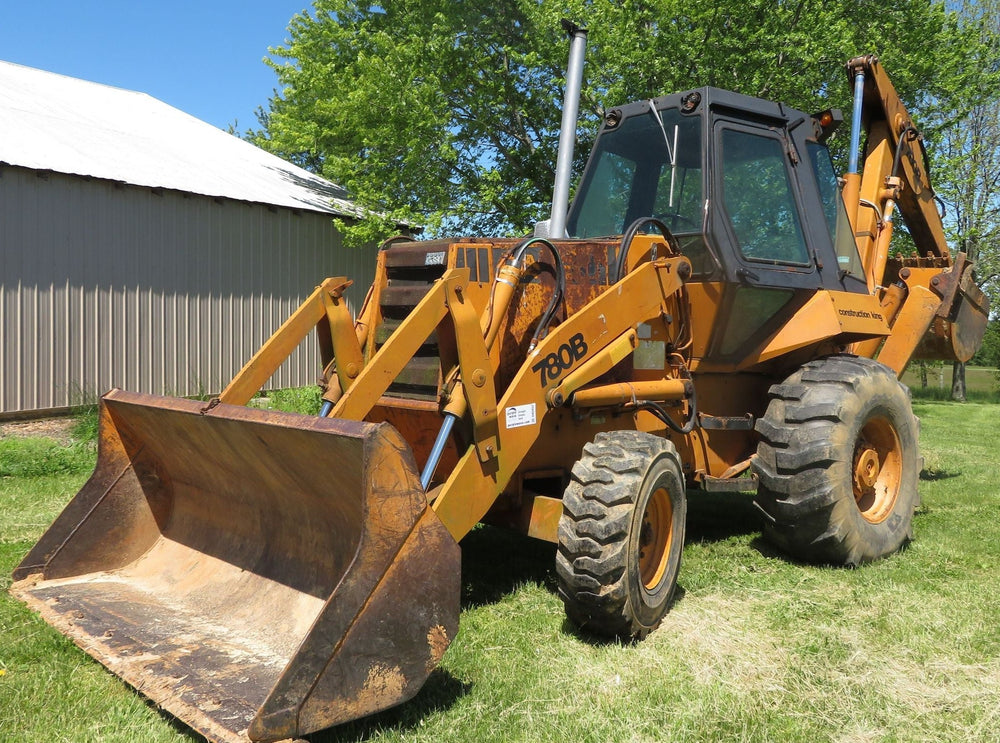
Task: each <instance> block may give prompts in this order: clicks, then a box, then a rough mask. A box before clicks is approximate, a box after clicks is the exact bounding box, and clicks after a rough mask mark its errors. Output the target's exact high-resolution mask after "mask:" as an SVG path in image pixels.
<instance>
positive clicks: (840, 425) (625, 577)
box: [11, 29, 988, 743]
mask: <svg viewBox="0 0 1000 743" xmlns="http://www.w3.org/2000/svg"><path fill="white" fill-rule="evenodd" d="M573 32H574V44H576V43H577V41H578V40H579V39H580V38H581V37H582V33H583V32H582V31H581V30H579V29H574V30H573ZM578 64H580V63H578ZM570 68H571V70H573V63H572V62H571V65H570ZM848 71H849V76H850V80H851V81H852V82H853V84H854V110H853V117H852V118H853V121H852V127H851V145H850V153H851V164H850V167H849V172H848V173H847V174H846V175H844V176H843V178H842V179H840V178H838V176H837V174H836V173H835V171H834V168H833V166H832V164H831V158H830V155H829V152H828V149H827V146H826V144H825V143H826V141H827V139H828V138H829V137H830V136H831V134H832V133H833V131H834V129H835V128H836V126H837V124H838V123H839V122H840V119H841V115H840V113H839V112H838V111H833V110H830V111H823V112H821V113H819V114H815V115H810V114H807V113H804V112H801V111H797V110H794V109H792V108H789V107H787V106H784V105H781V104H778V103H772V102H768V101H764V100H759V99H755V98H750V97H746V96H743V95H738V94H735V93H732V92H727V91H724V90H719V89H715V88H700V89H696V90H689V91H685V92H682V93H678V94H675V95H668V96H664V97H660V98H656V99H653V100H647V101H640V102H637V103H632V104H629V105H623V106H621V107H618V108H613V109H611V110H609V111H608V112H607V113H606V115H605V117H604V121H603V124H602V127H601V129H600V133H599V136H598V138H597V140H596V144H595V145H594V149H593V152H592V154H591V156H590V159H589V162H588V164H587V167H586V170H585V172H584V174H583V177H582V181H581V183H580V184H579V187H578V189H577V192H576V195H575V199H574V200H573V202H572V205H571V207H570V208H569V209H568V210H567V209H566V208H565V206H563V207H562V208H561V209H560V208H559V206H558V203H556V207H555V208H554V209H553V217H552V220H551V222H550V223H549V224H548V226H547V233H546V234H547V235H548V236H543V235H542V234H541V233H542V232H544V231H545V229H546V228H545V227H543V228H542V229H541V230H539V236H535V237H530V238H527V239H523V240H510V239H486V238H456V239H447V240H433V241H424V242H413V241H408V240H395V241H391V242H390V243H389V244H387V245H386V246H385V247H384V248H383V249H382V250H381V251H380V252H379V255H378V268H377V272H376V275H375V279H374V282H373V283H372V285H371V289H370V291H369V292H368V296H367V299H366V301H365V303H364V305H363V307H361V308H360V310H359V311H358V312H357V313H356V315H355V313H353V312H352V311H351V310H350V309H349V307H348V306H347V303H346V300H345V299H344V296H343V290H344V288H345V287H346V286H347V285H348V284H349V280H348V279H347V278H331V279H327V280H325V281H323V283H322V284H320V286H319V287H317V288H316V290H315V292H314V293H313V294H312V295H311V296H310V297H309V299H308V300H307V301H306V302H305V303H304V304H303V305H302V306H301V307H300V308H299V309H298V310H297V311H296V312H295V313H294V315H292V317H290V318H289V319H288V320H287V321H286V322H285V324H284V325H282V327H281V328H280V329H279V330H278V331H277V332H276V333H275V335H274V336H273V337H272V338H271V339H270V340H269V341H268V342H267V344H266V345H265V346H264V347H263V348H262V349H261V350H260V351H259V352H258V353H257V354H256V355H255V356H254V357H253V359H252V360H251V361H250V362H249V363H248V364H247V365H246V366H245V367H244V369H243V370H242V371H241V372H240V373H239V374H238V375H237V377H236V378H235V379H233V381H232V382H231V383H230V384H229V386H228V387H227V388H226V389H225V391H223V392H222V394H221V395H220V396H219V397H218V398H217V399H214V400H212V401H211V402H210V403H208V404H204V403H202V402H198V401H192V400H183V399H175V398H169V397H158V396H153V395H146V394H135V393H130V392H125V391H121V390H113V391H111V392H109V393H108V394H107V395H105V396H104V398H103V399H102V401H101V407H100V416H101V423H100V441H99V456H98V464H97V468H96V471H95V472H94V474H93V476H92V477H91V479H90V481H89V482H88V483H87V484H86V485H85V486H84V487H83V489H82V490H81V491H80V493H79V494H78V495H77V496H76V497H75V498H74V499H73V501H72V502H71V503H70V504H69V505H68V506H67V507H66V509H65V511H64V512H63V513H62V514H61V515H60V516H59V517H58V519H57V520H56V522H55V523H54V524H53V525H52V527H51V528H50V529H49V530H48V532H47V533H46V534H45V535H44V536H43V537H42V539H41V540H40V541H39V543H38V544H37V546H35V547H34V549H32V550H31V552H30V554H28V555H27V557H25V559H24V561H23V562H22V563H21V564H20V566H19V567H18V568H17V569H16V571H15V573H14V578H15V583H14V585H13V586H12V588H11V591H12V592H13V594H14V595H15V596H17V597H18V598H20V599H21V600H23V601H24V602H25V603H27V604H28V605H30V606H31V607H32V608H33V609H35V610H36V611H38V612H39V613H40V614H41V615H42V617H43V618H44V619H45V620H46V621H47V622H49V623H50V624H51V625H53V626H54V627H56V628H57V629H58V630H59V631H60V632H62V633H64V634H65V635H67V636H69V637H71V638H72V639H73V640H74V641H75V642H76V643H77V644H79V645H80V646H81V647H82V648H83V649H84V650H86V652H88V653H90V654H91V655H92V656H94V657H95V658H97V659H98V660H99V661H101V662H102V663H103V664H104V665H106V666H107V667H108V668H109V669H110V670H111V671H112V672H113V673H115V674H117V675H119V676H121V677H122V678H124V679H125V680H126V681H128V682H129V683H130V684H132V685H133V686H134V687H135V688H136V689H138V690H139V691H141V692H142V693H143V694H145V695H146V696H148V697H149V698H150V699H152V700H153V701H154V702H156V703H157V704H158V705H160V706H161V707H163V708H165V709H166V710H168V711H169V712H170V713H172V714H174V715H176V716H177V717H179V718H181V719H182V720H184V721H185V722H186V723H187V724H189V725H190V726H191V727H193V728H194V729H196V730H197V731H199V732H200V733H202V734H203V735H205V736H206V737H207V738H209V739H211V740H213V741H224V742H226V743H235V742H236V741H240V742H245V741H247V740H253V741H274V740H279V739H284V738H292V737H296V736H300V735H304V734H307V733H309V732H312V731H316V730H319V729H322V728H325V727H328V726H331V725H335V724H338V723H341V722H344V721H347V720H351V719H355V718H359V717H362V716H364V715H367V714H370V713H372V712H375V711H377V710H381V709H385V708H387V707H390V706H393V705H396V704H399V703H401V702H403V701H405V700H407V699H409V698H411V697H412V696H413V695H414V694H415V693H416V692H417V690H418V689H419V688H420V687H421V685H422V684H423V683H424V681H425V680H426V678H427V676H428V674H429V673H430V672H431V671H432V669H433V668H434V667H435V666H436V665H437V664H438V662H439V661H440V660H441V657H442V655H443V654H444V652H445V650H446V648H447V647H448V644H449V643H450V642H451V641H452V640H453V639H454V637H455V634H456V631H457V629H458V615H459V598H460V575H459V573H460V548H459V543H460V541H461V540H462V538H463V537H465V536H466V535H467V534H468V533H469V532H470V530H472V529H473V528H475V527H476V525H477V524H479V523H480V522H486V523H489V524H494V525H502V526H507V527H511V528H514V529H517V530H520V531H521V532H523V533H525V534H527V535H529V536H531V537H535V538H538V539H543V540H549V541H550V542H553V543H556V544H557V545H558V551H557V560H556V565H555V571H556V574H557V578H558V585H559V593H560V595H561V597H562V599H563V601H564V603H565V607H566V611H567V613H568V615H569V617H570V618H571V619H572V620H573V621H574V622H575V623H577V624H578V625H579V626H580V627H581V628H582V629H583V630H584V631H587V632H592V633H597V634H600V635H604V636H611V637H621V638H639V637H642V636H644V635H646V634H647V633H648V632H650V631H652V630H653V629H655V628H656V627H657V625H658V624H659V623H660V621H661V619H662V617H663V616H664V614H665V613H666V611H667V610H668V608H669V606H670V602H671V598H672V595H673V593H674V587H675V584H676V581H677V574H678V569H679V565H680V560H681V551H682V547H683V542H684V529H685V514H686V497H687V492H688V491H689V490H690V491H692V492H694V491H697V490H707V491H719V490H724V491H742V492H746V493H748V494H755V496H754V497H755V502H756V504H757V506H758V507H759V510H760V512H761V514H762V523H763V529H764V532H765V534H766V535H767V536H768V537H769V538H770V539H772V540H773V542H774V543H775V544H777V545H779V546H780V547H781V548H782V549H784V550H785V551H787V553H788V554H790V555H792V556H794V557H795V558H797V559H802V560H808V561H815V562H820V563H832V564H838V565H856V564H858V563H862V562H865V561H869V560H874V559H877V558H880V557H883V556H885V555H888V554H890V553H893V552H895V551H896V550H897V549H899V548H900V546H901V545H903V544H904V543H905V542H906V541H907V540H908V539H910V537H911V534H912V519H913V513H914V508H915V506H916V505H917V501H918V494H917V479H918V474H919V471H920V461H921V460H920V457H919V453H918V447H917V433H918V427H917V420H916V418H915V417H914V415H913V413H912V411H911V408H910V402H909V397H908V394H907V390H906V388H905V387H904V386H903V385H902V384H900V382H899V381H898V378H899V376H900V375H901V374H902V373H903V370H904V369H905V367H906V365H907V363H908V362H909V361H910V359H911V358H914V357H916V356H917V355H918V354H924V355H934V356H937V357H943V358H950V359H958V360H966V359H969V358H970V357H971V356H972V354H973V352H974V350H975V348H976V346H977V344H978V343H979V341H980V339H981V337H982V334H983V332H984V328H985V324H986V319H987V313H988V308H987V303H986V300H985V298H984V296H983V294H982V293H981V292H980V290H979V289H978V288H977V286H976V284H975V282H974V277H973V273H972V266H971V264H970V263H969V261H968V260H966V257H965V256H964V255H962V254H957V255H953V254H951V253H950V252H949V250H948V248H947V247H946V243H945V238H944V233H943V229H942V224H941V218H940V216H939V213H938V209H937V205H936V203H935V198H934V193H933V191H932V189H931V185H930V182H929V178H928V167H927V160H926V157H925V154H924V151H923V144H922V139H921V135H920V133H919V132H918V130H917V129H916V128H915V126H914V124H913V122H912V120H911V118H910V116H909V115H908V113H907V111H906V109H905V108H904V107H903V105H902V104H901V103H900V100H899V98H898V96H897V95H896V93H895V91H894V90H893V87H892V85H891V83H890V82H889V80H888V78H887V77H886V74H885V72H884V71H883V69H882V67H881V66H880V65H879V63H878V61H877V60H876V59H874V58H872V57H863V58H858V59H855V60H852V61H851V62H850V63H849V64H848ZM573 79H574V78H573V76H572V75H571V78H570V81H571V82H572V81H573ZM576 79H577V81H578V79H579V77H578V75H577V76H576ZM569 130H570V131H572V130H573V127H572V126H571V127H569ZM564 131H565V130H564ZM862 134H864V135H865V143H864V147H863V148H862V147H861V139H862ZM570 151H571V150H570ZM561 162H562V163H563V165H565V163H566V161H565V160H564V159H563V160H561ZM563 171H564V172H568V170H567V169H566V168H564V169H563ZM557 185H559V184H557ZM567 191H568V188H567V186H566V182H565V181H563V182H562V185H561V192H562V193H565V192H567ZM559 192H560V188H557V193H559ZM559 198H560V197H557V198H556V200H555V201H556V202H558V201H559ZM563 204H565V202H563ZM897 212H898V213H899V214H901V215H902V217H903V218H904V220H905V221H906V224H907V227H908V230H909V234H910V235H911V236H912V238H913V242H914V243H915V244H916V246H917V248H918V251H919V253H918V254H917V255H914V256H912V257H895V256H891V255H890V250H889V245H890V238H891V236H892V232H893V221H894V218H895V216H896V214H897ZM313 329H315V331H316V338H317V339H318V343H319V345H320V347H321V349H322V352H323V357H324V360H325V364H326V366H325V370H324V372H323V379H324V384H323V387H324V392H323V399H324V404H323V408H322V410H321V411H320V415H318V416H315V417H311V416H305V415H297V414H291V413H280V412H273V411H267V410H259V409H256V408H253V407H247V406H246V404H247V403H248V401H249V400H250V399H251V398H252V397H253V396H254V395H255V394H256V393H257V392H258V391H259V390H260V389H261V387H262V386H263V385H264V384H265V383H266V382H267V380H268V378H269V377H270V376H271V374H272V373H273V372H274V371H275V369H277V367H278V366H279V365H280V363H281V362H282V360H283V359H284V358H285V357H286V356H287V354H288V353H290V351H291V349H293V348H294V347H295V346H296V345H297V344H298V343H299V342H301V341H302V340H303V339H304V338H306V337H307V336H309V335H310V334H311V332H312V331H313ZM317 371H318V370H317ZM695 497H696V496H695ZM748 497H749V496H748ZM497 559H503V558H502V556H498V558H497ZM469 579H470V580H475V576H470V577H469Z"/></svg>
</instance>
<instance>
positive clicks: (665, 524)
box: [639, 488, 674, 591]
mask: <svg viewBox="0 0 1000 743" xmlns="http://www.w3.org/2000/svg"><path fill="white" fill-rule="evenodd" d="M673 520H674V508H673V504H672V503H671V501H670V493H669V492H667V489H666V488H657V489H656V491H654V492H653V494H652V495H651V496H650V497H649V502H648V503H647V504H646V511H645V512H644V513H643V514H642V527H641V531H640V532H639V577H640V579H641V580H642V585H643V586H644V587H645V588H646V590H647V591H652V590H654V589H655V588H656V587H657V586H658V585H659V584H660V582H661V581H662V580H663V574H664V573H665V572H666V570H667V564H668V563H669V562H670V544H671V541H672V540H673Z"/></svg>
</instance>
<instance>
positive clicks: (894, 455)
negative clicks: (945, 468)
mask: <svg viewBox="0 0 1000 743" xmlns="http://www.w3.org/2000/svg"><path fill="white" fill-rule="evenodd" d="M770 394H771V402H770V404H769V405H768V408H767V412H766V414H765V415H764V417H763V418H761V419H760V420H759V421H758V422H757V426H756V428H757V432H758V433H759V434H760V442H759V444H758V447H757V457H756V458H755V460H754V470H755V472H756V475H757V477H758V480H759V484H758V489H757V498H756V501H755V502H756V505H757V507H758V508H759V509H760V510H761V511H762V512H763V514H764V516H765V519H766V521H765V526H764V533H765V535H766V536H767V537H768V538H769V539H770V540H771V541H772V542H773V543H774V544H775V545H777V546H778V547H780V548H781V549H782V550H784V551H786V552H788V553H789V554H790V555H792V556H794V557H796V558H798V559H801V560H805V561H808V562H819V563H832V564H837V565H858V564H859V563H862V562H868V561H871V560H876V559H879V558H881V557H885V556H886V555H889V554H892V553H893V552H895V551H896V550H898V549H900V548H901V547H902V546H903V545H904V544H905V543H906V542H907V541H909V540H910V539H912V538H913V528H912V525H913V512H914V510H915V509H916V506H917V503H918V494H917V477H918V475H919V470H920V457H919V453H918V448H917V447H918V444H917V437H918V426H917V419H916V418H915V417H914V416H913V412H912V410H911V407H910V400H909V394H908V392H907V390H906V388H905V387H904V386H903V385H902V384H900V383H899V381H898V380H897V379H896V375H895V373H894V372H893V371H892V370H891V369H889V368H888V367H886V366H884V365H882V364H879V363H878V362H876V361H873V360H871V359H866V358H861V357H856V356H833V357H829V358H825V359H818V360H816V361H811V362H809V363H808V364H806V365H804V366H803V367H802V368H801V369H799V370H798V371H797V372H795V373H794V374H792V375H791V376H790V377H789V378H788V379H786V380H785V381H784V382H783V383H782V384H779V385H774V386H773V387H771V390H770Z"/></svg>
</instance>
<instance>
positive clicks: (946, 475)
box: [920, 470, 962, 482]
mask: <svg viewBox="0 0 1000 743" xmlns="http://www.w3.org/2000/svg"><path fill="white" fill-rule="evenodd" d="M961 476H962V473H961V472H952V471H949V470H920V479H921V480H923V481H924V482H936V481H938V480H950V479H951V478H953V477H961Z"/></svg>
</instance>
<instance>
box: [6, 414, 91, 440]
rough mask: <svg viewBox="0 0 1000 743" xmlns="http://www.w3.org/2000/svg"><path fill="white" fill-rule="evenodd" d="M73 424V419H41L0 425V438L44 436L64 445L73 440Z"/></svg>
mask: <svg viewBox="0 0 1000 743" xmlns="http://www.w3.org/2000/svg"><path fill="white" fill-rule="evenodd" d="M75 422H76V421H75V420H74V419H73V418H42V419H40V420H34V421H11V422H9V423H0V437H5V436H18V437H28V436H44V437H46V438H50V439H54V440H56V441H58V442H59V443H60V444H63V445H65V444H69V443H70V442H71V441H72V440H73V435H72V429H73V424H74V423H75Z"/></svg>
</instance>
